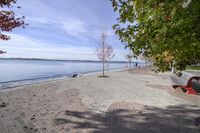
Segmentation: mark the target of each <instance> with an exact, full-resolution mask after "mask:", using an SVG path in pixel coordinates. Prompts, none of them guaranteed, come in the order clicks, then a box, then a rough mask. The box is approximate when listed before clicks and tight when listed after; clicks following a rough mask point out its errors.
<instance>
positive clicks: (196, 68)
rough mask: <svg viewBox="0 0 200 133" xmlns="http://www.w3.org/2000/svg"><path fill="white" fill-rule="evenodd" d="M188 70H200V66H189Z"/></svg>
mask: <svg viewBox="0 0 200 133" xmlns="http://www.w3.org/2000/svg"><path fill="white" fill-rule="evenodd" d="M187 70H200V66H187Z"/></svg>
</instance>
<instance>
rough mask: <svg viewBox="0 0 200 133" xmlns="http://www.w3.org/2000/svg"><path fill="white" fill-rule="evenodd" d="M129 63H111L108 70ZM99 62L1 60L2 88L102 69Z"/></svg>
mask: <svg viewBox="0 0 200 133" xmlns="http://www.w3.org/2000/svg"><path fill="white" fill-rule="evenodd" d="M125 65H127V63H109V66H108V68H107V70H113V69H122V68H124V67H125ZM101 69H102V64H101V63H98V62H72V61H71V62H70V61H42V60H0V89H2V88H8V87H14V86H18V85H22V84H29V83H32V82H39V81H43V80H47V79H55V78H59V77H70V76H71V75H72V74H75V73H77V74H85V73H90V72H97V71H101Z"/></svg>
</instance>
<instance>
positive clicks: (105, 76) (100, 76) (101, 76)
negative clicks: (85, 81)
mask: <svg viewBox="0 0 200 133" xmlns="http://www.w3.org/2000/svg"><path fill="white" fill-rule="evenodd" d="M98 77H99V78H109V76H107V75H104V76H103V75H99V76H98Z"/></svg>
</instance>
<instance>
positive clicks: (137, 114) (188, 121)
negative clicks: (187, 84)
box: [54, 105, 200, 133]
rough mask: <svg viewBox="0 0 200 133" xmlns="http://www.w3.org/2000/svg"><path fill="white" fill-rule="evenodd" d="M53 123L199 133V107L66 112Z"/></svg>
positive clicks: (97, 129)
mask: <svg viewBox="0 0 200 133" xmlns="http://www.w3.org/2000/svg"><path fill="white" fill-rule="evenodd" d="M54 123H55V124H56V125H63V124H71V125H72V127H71V128H73V129H77V130H84V129H85V130H87V131H88V132H93V133H161V132H162V133H199V132H200V109H199V107H198V106H191V105H179V106H169V107H167V108H165V109H162V108H155V107H146V108H145V109H144V110H136V109H113V110H110V111H107V112H104V113H94V112H90V111H85V112H81V111H80V112H79V111H66V112H65V115H64V117H63V118H55V119H54Z"/></svg>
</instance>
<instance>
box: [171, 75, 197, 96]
mask: <svg viewBox="0 0 200 133" xmlns="http://www.w3.org/2000/svg"><path fill="white" fill-rule="evenodd" d="M171 79H172V81H173V82H174V83H175V84H176V85H173V86H172V87H173V88H174V89H177V88H181V89H182V90H183V91H184V92H185V93H186V94H193V95H197V94H198V93H200V77H199V76H192V77H190V78H189V79H188V77H187V76H186V75H183V76H181V77H180V78H176V77H171Z"/></svg>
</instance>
